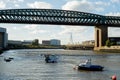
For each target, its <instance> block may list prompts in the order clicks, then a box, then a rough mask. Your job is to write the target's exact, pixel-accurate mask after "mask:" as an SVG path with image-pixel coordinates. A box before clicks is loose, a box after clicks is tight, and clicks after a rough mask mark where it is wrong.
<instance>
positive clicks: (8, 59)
mask: <svg viewBox="0 0 120 80" xmlns="http://www.w3.org/2000/svg"><path fill="white" fill-rule="evenodd" d="M12 59H14V58H12V57H9V58H4V61H6V62H10V61H11V60H12Z"/></svg>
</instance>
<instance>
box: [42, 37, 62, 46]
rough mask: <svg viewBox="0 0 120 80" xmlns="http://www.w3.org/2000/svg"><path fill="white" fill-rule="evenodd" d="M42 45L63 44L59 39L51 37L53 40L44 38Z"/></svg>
mask: <svg viewBox="0 0 120 80" xmlns="http://www.w3.org/2000/svg"><path fill="white" fill-rule="evenodd" d="M42 45H54V46H57V45H61V42H60V40H58V39H51V40H42Z"/></svg>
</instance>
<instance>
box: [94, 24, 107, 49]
mask: <svg viewBox="0 0 120 80" xmlns="http://www.w3.org/2000/svg"><path fill="white" fill-rule="evenodd" d="M107 39H108V27H107V26H95V46H94V50H99V49H100V48H101V47H102V46H105V44H106V40H107Z"/></svg>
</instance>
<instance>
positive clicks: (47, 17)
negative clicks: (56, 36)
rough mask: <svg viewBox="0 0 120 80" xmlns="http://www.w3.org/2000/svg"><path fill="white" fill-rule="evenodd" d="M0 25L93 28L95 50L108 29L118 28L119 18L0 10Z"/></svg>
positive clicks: (104, 38) (23, 10)
mask: <svg viewBox="0 0 120 80" xmlns="http://www.w3.org/2000/svg"><path fill="white" fill-rule="evenodd" d="M0 23H18V24H54V25H74V26H79V25H82V26H95V48H96V49H98V48H99V47H102V46H104V45H105V42H106V40H107V39H108V27H120V17H117V16H104V15H98V14H92V13H85V12H79V11H68V10H57V9H6V10H0Z"/></svg>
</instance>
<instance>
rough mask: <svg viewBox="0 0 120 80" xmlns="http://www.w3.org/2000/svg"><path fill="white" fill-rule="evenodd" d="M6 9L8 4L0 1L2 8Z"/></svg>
mask: <svg viewBox="0 0 120 80" xmlns="http://www.w3.org/2000/svg"><path fill="white" fill-rule="evenodd" d="M5 7H6V4H5V3H4V2H3V1H0V8H1V9H4V8H5Z"/></svg>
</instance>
